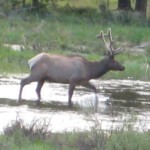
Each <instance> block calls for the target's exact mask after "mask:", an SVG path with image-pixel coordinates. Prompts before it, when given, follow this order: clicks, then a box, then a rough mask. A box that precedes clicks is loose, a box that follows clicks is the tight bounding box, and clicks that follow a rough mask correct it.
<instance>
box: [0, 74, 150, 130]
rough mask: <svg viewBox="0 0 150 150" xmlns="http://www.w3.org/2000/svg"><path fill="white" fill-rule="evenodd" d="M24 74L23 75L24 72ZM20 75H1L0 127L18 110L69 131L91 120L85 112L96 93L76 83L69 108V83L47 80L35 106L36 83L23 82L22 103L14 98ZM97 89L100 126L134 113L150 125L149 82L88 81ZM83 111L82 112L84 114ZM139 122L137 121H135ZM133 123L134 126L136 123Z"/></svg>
mask: <svg viewBox="0 0 150 150" xmlns="http://www.w3.org/2000/svg"><path fill="white" fill-rule="evenodd" d="M23 76H24V75H23ZM20 78H23V77H22V75H21V76H18V75H13V76H12V75H11V76H7V77H6V76H1V77H0V91H1V93H0V120H1V124H0V131H2V129H3V127H4V126H5V125H6V124H7V123H9V122H10V121H11V120H15V119H16V115H17V114H19V115H20V116H21V117H22V118H24V120H25V121H26V122H30V121H32V119H33V118H39V119H41V118H46V119H51V130H53V131H64V130H67V131H70V130H73V129H78V130H83V129H88V128H90V126H91V125H92V123H91V120H88V122H87V120H85V113H89V112H91V113H93V109H92V107H89V106H93V105H94V100H95V95H94V93H92V92H91V91H89V90H87V89H85V88H83V87H77V89H76V90H75V93H74V95H73V99H72V100H73V103H74V104H75V106H74V107H73V108H71V109H70V108H68V103H67V93H68V85H61V84H48V83H46V84H45V85H44V87H43V89H42V93H41V94H42V103H41V105H40V106H36V98H37V96H36V93H35V88H36V83H32V84H30V85H27V86H25V88H24V91H23V95H22V96H23V98H24V100H23V101H22V105H18V104H17V103H16V102H17V98H18V92H19V83H20ZM91 82H93V84H95V85H96V86H97V89H98V94H97V97H98V101H99V103H98V110H97V113H95V115H96V117H97V118H98V119H99V120H100V121H101V122H102V128H103V129H109V128H110V127H111V125H112V122H113V123H114V122H115V126H116V127H117V126H118V125H120V122H121V120H122V119H121V118H124V117H123V116H126V115H127V116H128V115H129V114H130V113H133V112H134V113H136V114H137V118H138V121H140V122H142V123H145V122H146V128H147V129H149V125H150V110H149V108H150V82H143V81H129V80H107V81H106V80H96V81H91ZM83 112H84V115H83ZM138 123H139V122H138ZM138 123H136V126H138Z"/></svg>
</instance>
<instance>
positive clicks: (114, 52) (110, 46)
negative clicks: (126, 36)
mask: <svg viewBox="0 0 150 150" xmlns="http://www.w3.org/2000/svg"><path fill="white" fill-rule="evenodd" d="M96 37H98V38H102V40H103V41H104V43H105V46H106V49H107V50H108V53H109V55H117V54H119V53H121V52H122V51H123V50H124V46H122V47H119V48H117V49H115V50H114V48H113V44H114V42H115V40H116V38H117V37H115V38H113V37H112V34H111V28H109V29H108V33H107V34H104V32H103V31H101V32H100V34H99V35H97V36H96ZM105 37H108V39H109V44H108V43H107V42H106V39H105Z"/></svg>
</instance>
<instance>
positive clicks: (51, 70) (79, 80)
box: [18, 29, 125, 106]
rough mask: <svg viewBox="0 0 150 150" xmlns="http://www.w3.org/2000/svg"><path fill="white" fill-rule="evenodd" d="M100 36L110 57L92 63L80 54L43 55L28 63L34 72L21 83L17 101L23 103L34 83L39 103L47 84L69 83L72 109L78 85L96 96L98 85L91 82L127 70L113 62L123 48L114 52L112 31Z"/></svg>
mask: <svg viewBox="0 0 150 150" xmlns="http://www.w3.org/2000/svg"><path fill="white" fill-rule="evenodd" d="M97 37H98V38H102V40H103V41H104V43H105V46H106V49H107V55H106V57H105V58H104V59H102V60H101V61H94V62H92V61H88V60H86V59H85V58H83V57H82V56H77V55H74V56H63V55H51V54H48V53H40V54H38V55H36V56H35V57H33V58H32V59H30V60H29V61H28V64H29V66H30V69H31V73H30V75H29V76H28V77H26V78H24V79H22V80H21V83H20V92H19V99H18V101H19V102H20V101H21V95H22V90H23V87H24V86H25V85H27V84H29V83H31V82H37V87H36V93H37V96H38V100H37V103H40V99H41V94H40V93H41V88H42V86H43V84H44V82H45V81H48V82H50V83H52V82H53V83H62V84H69V91H68V94H69V96H68V105H69V106H71V105H72V102H71V98H72V95H73V92H74V90H75V87H76V86H77V85H81V86H84V87H86V88H89V89H91V90H93V91H94V92H95V93H96V91H97V90H96V88H95V86H94V85H93V84H91V83H90V82H89V80H91V79H97V78H99V77H101V76H102V75H104V74H105V73H107V72H108V71H110V70H114V71H123V70H124V69H125V67H124V66H122V65H121V64H120V63H119V62H117V61H116V60H115V59H114V56H115V55H117V54H119V53H121V52H122V51H123V47H120V48H118V49H115V50H114V48H113V44H114V42H115V39H116V38H115V39H114V38H112V34H111V29H109V30H108V33H107V34H104V33H103V31H101V32H100V34H99V35H97ZM106 38H107V39H108V40H106Z"/></svg>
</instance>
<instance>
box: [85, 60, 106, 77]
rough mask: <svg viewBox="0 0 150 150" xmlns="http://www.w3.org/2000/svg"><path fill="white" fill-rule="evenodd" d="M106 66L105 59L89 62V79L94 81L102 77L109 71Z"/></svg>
mask: <svg viewBox="0 0 150 150" xmlns="http://www.w3.org/2000/svg"><path fill="white" fill-rule="evenodd" d="M107 66H108V60H107V59H103V60H101V61H95V62H89V64H88V73H89V79H96V78H99V77H101V76H103V75H104V74H105V73H107V72H108V71H109V69H108V67H107Z"/></svg>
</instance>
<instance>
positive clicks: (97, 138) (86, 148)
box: [0, 118, 150, 150]
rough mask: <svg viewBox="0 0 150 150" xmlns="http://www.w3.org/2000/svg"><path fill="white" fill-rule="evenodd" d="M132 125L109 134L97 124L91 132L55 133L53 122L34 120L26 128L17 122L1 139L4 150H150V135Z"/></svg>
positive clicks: (128, 121) (17, 120) (6, 128)
mask: <svg viewBox="0 0 150 150" xmlns="http://www.w3.org/2000/svg"><path fill="white" fill-rule="evenodd" d="M132 121H135V120H133V118H132V119H131V120H125V122H124V125H123V127H121V128H118V129H115V130H111V131H107V132H106V131H103V130H102V129H101V124H100V123H99V122H97V120H95V124H96V126H94V127H91V130H89V131H83V132H79V131H73V132H64V133H52V132H50V131H49V130H48V127H49V126H50V122H47V123H46V122H44V123H41V121H40V120H33V121H32V122H31V124H30V125H26V124H25V123H24V122H23V120H22V119H21V118H16V120H15V121H13V122H11V123H10V124H9V125H8V126H6V127H5V128H4V133H3V134H2V135H0V145H1V150H26V149H29V150H60V149H61V150H124V149H128V150H141V149H142V150H149V147H150V143H149V140H150V132H149V131H145V130H144V128H143V132H137V131H135V130H133V122H132Z"/></svg>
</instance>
